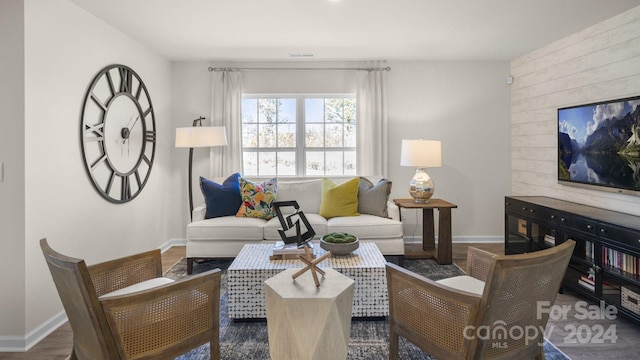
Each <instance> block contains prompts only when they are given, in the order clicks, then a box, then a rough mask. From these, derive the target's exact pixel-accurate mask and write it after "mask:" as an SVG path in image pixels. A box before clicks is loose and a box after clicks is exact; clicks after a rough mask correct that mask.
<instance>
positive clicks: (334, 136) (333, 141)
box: [325, 124, 342, 161]
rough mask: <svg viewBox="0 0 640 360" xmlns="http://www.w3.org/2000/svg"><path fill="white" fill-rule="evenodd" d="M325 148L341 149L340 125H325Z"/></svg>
mask: <svg viewBox="0 0 640 360" xmlns="http://www.w3.org/2000/svg"><path fill="white" fill-rule="evenodd" d="M325 146H326V147H342V125H341V124H327V130H326V139H325ZM327 161H328V160H327Z"/></svg>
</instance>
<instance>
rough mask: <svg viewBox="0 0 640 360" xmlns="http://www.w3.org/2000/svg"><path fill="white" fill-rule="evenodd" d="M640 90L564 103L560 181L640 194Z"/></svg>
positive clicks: (560, 122)
mask: <svg viewBox="0 0 640 360" xmlns="http://www.w3.org/2000/svg"><path fill="white" fill-rule="evenodd" d="M639 104H640V96H638V97H633V98H626V99H618V100H611V101H603V102H599V103H594V104H587V105H579V106H572V107H566V108H562V109H558V181H559V182H560V183H561V184H566V185H575V186H583V187H589V188H596V189H600V190H605V191H612V192H617V193H623V194H632V195H640V107H639V106H638V105H639Z"/></svg>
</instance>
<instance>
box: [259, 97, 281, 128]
mask: <svg viewBox="0 0 640 360" xmlns="http://www.w3.org/2000/svg"><path fill="white" fill-rule="evenodd" d="M277 106H278V99H260V100H258V110H259V112H258V122H261V123H272V124H273V123H275V122H276V118H277V116H276V115H277Z"/></svg>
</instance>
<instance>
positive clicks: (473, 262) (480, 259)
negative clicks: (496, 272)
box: [467, 247, 496, 282]
mask: <svg viewBox="0 0 640 360" xmlns="http://www.w3.org/2000/svg"><path fill="white" fill-rule="evenodd" d="M495 256H496V255H495V254H492V253H490V252H488V251H484V250H480V249H478V248H473V247H470V248H469V249H468V250H467V275H469V276H471V277H474V278H476V279H478V280H482V281H484V282H487V275H489V270H490V269H491V266H492V264H493V263H494V261H495V259H494V257H495Z"/></svg>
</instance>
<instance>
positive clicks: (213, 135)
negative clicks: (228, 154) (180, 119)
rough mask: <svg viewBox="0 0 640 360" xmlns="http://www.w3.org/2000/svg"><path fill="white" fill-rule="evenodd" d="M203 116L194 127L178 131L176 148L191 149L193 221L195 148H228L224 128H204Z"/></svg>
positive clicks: (191, 205) (190, 169)
mask: <svg viewBox="0 0 640 360" xmlns="http://www.w3.org/2000/svg"><path fill="white" fill-rule="evenodd" d="M204 119H205V118H203V117H202V116H201V117H199V118H197V119H195V120H193V126H191V127H182V128H177V129H176V147H177V148H189V217H190V218H191V220H192V221H193V184H192V183H193V181H192V178H193V176H192V174H193V148H198V147H212V146H226V145H227V132H226V130H225V128H224V126H202V120H204Z"/></svg>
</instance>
